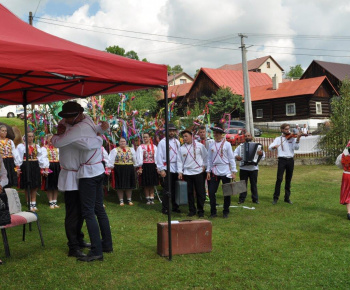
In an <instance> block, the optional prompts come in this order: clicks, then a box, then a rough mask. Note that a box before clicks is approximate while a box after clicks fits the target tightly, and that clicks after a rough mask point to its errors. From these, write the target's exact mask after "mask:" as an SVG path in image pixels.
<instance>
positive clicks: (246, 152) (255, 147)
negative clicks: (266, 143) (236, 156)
mask: <svg viewBox="0 0 350 290" xmlns="http://www.w3.org/2000/svg"><path fill="white" fill-rule="evenodd" d="M262 150H263V146H262V144H260V143H255V142H245V143H243V144H242V145H241V146H240V157H241V158H242V160H241V162H240V166H244V165H258V163H259V162H260V160H261V158H262V155H259V154H258V152H259V151H262Z"/></svg>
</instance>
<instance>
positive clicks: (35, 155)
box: [23, 145, 38, 160]
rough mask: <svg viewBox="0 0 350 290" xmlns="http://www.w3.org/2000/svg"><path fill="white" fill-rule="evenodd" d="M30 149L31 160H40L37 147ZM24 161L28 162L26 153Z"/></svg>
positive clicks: (30, 147)
mask: <svg viewBox="0 0 350 290" xmlns="http://www.w3.org/2000/svg"><path fill="white" fill-rule="evenodd" d="M28 148H29V152H28V155H29V160H38V148H37V147H36V145H33V146H28ZM23 160H26V154H25V153H24V156H23Z"/></svg>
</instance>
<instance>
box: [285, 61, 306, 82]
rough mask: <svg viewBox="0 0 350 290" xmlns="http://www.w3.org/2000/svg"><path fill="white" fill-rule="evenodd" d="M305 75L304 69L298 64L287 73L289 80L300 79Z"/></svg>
mask: <svg viewBox="0 0 350 290" xmlns="http://www.w3.org/2000/svg"><path fill="white" fill-rule="evenodd" d="M303 73H304V70H303V68H302V67H301V65H300V64H297V65H296V66H290V67H289V72H287V74H286V76H287V77H289V78H296V79H299V78H300V77H301V76H302V75H303Z"/></svg>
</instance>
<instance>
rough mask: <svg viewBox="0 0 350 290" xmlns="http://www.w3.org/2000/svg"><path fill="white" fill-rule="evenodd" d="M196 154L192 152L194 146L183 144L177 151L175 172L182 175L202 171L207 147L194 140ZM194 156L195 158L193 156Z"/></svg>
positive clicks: (205, 160)
mask: <svg viewBox="0 0 350 290" xmlns="http://www.w3.org/2000/svg"><path fill="white" fill-rule="evenodd" d="M195 144H196V151H195V152H196V155H195V154H194V148H193V147H194V146H193V143H191V144H186V143H185V144H184V145H182V146H181V147H180V149H179V151H178V153H177V172H178V173H183V174H184V175H196V174H200V173H202V172H203V168H204V167H205V164H206V163H207V149H205V147H204V145H203V144H201V143H199V142H197V141H195ZM195 156H196V158H194V157H195Z"/></svg>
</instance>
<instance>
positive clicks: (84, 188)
mask: <svg viewBox="0 0 350 290" xmlns="http://www.w3.org/2000/svg"><path fill="white" fill-rule="evenodd" d="M103 179H104V173H103V174H101V175H98V176H95V177H91V178H81V179H79V194H80V202H81V213H82V216H83V218H84V220H85V222H86V226H87V229H88V232H89V236H90V242H91V250H90V253H89V255H91V256H100V255H102V250H103V249H108V250H111V249H112V235H111V228H110V226H109V220H108V216H107V214H106V211H105V209H104V207H103V188H102V187H103ZM95 216H96V217H97V220H96V217H95ZM97 221H98V223H97ZM100 231H101V236H102V240H101V237H100Z"/></svg>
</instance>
